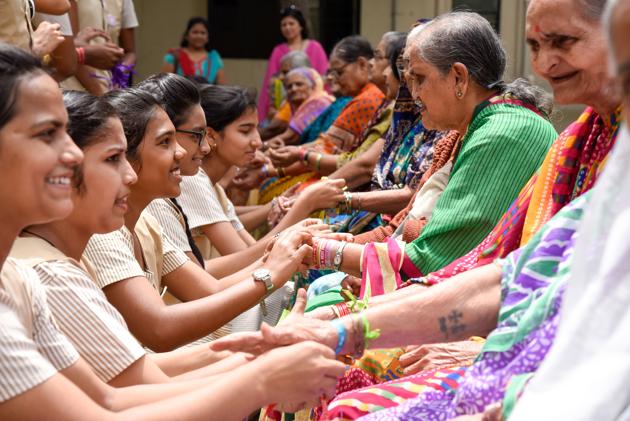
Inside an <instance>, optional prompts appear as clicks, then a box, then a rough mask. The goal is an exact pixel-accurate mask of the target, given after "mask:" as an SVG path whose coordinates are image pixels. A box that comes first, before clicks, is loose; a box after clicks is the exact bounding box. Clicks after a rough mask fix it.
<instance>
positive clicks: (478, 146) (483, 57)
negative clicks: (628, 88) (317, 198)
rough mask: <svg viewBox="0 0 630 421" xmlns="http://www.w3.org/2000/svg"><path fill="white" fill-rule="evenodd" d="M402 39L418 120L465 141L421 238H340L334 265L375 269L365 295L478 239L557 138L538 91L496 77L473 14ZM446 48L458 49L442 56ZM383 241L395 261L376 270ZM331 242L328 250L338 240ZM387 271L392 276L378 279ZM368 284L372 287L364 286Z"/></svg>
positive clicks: (484, 32) (486, 31) (499, 66)
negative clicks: (357, 241)
mask: <svg viewBox="0 0 630 421" xmlns="http://www.w3.org/2000/svg"><path fill="white" fill-rule="evenodd" d="M412 35H413V34H412ZM436 39H440V42H439V43H438V42H435V40H436ZM446 41H449V42H446ZM482 44H483V45H484V48H482V47H480V46H479V45H482ZM408 45H409V48H408V49H406V50H405V56H406V57H408V58H409V59H410V64H409V70H408V73H409V76H410V78H411V80H412V82H411V89H412V95H413V96H414V98H416V99H418V100H419V101H421V103H422V111H421V113H422V119H423V124H424V125H425V126H426V127H430V128H436V129H442V130H457V131H458V132H460V133H462V141H461V147H460V149H459V151H458V153H457V154H456V157H455V160H454V164H453V169H452V172H451V175H450V179H449V182H448V185H447V186H446V189H445V190H444V192H443V194H442V195H441V197H440V199H439V200H438V201H437V203H436V206H435V208H434V210H433V214H432V217H431V220H430V221H429V222H428V224H427V225H426V227H425V228H424V230H423V231H422V233H421V235H420V237H418V238H417V239H416V240H414V241H413V242H412V243H409V244H407V245H406V246H405V247H404V250H403V249H402V248H401V247H400V246H399V245H398V244H397V243H395V242H391V241H390V242H388V243H383V245H377V244H376V243H369V244H367V245H366V246H362V245H355V244H347V245H343V246H344V247H343V248H342V250H341V251H340V252H338V253H339V254H340V263H341V264H340V265H336V266H337V267H339V268H340V269H342V270H344V271H346V272H349V273H352V274H359V273H361V272H363V274H364V275H367V277H370V275H372V274H373V275H372V279H373V281H374V282H375V285H374V286H373V288H372V291H370V294H371V295H377V294H379V293H381V292H382V290H383V286H382V282H381V286H378V285H376V283H378V279H386V280H387V281H392V282H394V283H399V282H400V281H401V277H400V274H399V272H400V269H401V268H402V269H403V270H402V271H403V272H404V273H405V275H406V276H410V277H414V276H418V275H419V274H422V273H430V272H431V271H433V270H436V269H439V268H440V267H443V266H444V265H445V264H447V263H450V262H451V261H452V260H454V259H456V258H457V257H459V256H460V255H462V254H463V253H465V251H466V250H467V249H470V248H471V247H473V246H474V245H475V244H478V243H479V241H481V239H483V237H484V236H485V235H487V234H488V233H489V232H490V230H491V229H492V227H493V226H494V224H496V222H498V220H499V218H500V216H501V214H502V213H503V212H504V211H505V210H506V209H507V208H508V206H509V204H510V203H511V202H512V201H513V200H514V198H515V197H516V196H517V194H518V192H519V190H520V187H521V186H522V185H524V184H525V183H526V181H527V180H528V179H529V178H530V177H531V176H532V175H533V173H534V171H535V170H536V169H537V168H538V166H539V165H540V164H541V163H542V160H543V158H544V155H545V153H546V152H547V149H548V148H549V146H550V145H551V143H552V141H553V139H554V138H555V137H556V133H555V131H554V130H553V128H552V126H551V125H550V123H549V122H548V121H547V120H546V118H545V117H544V116H545V112H544V111H541V109H542V110H544V109H545V107H546V105H547V106H548V102H547V103H546V105H545V101H548V97H547V96H545V94H544V93H542V92H541V91H540V90H538V89H536V88H534V87H532V86H531V85H529V84H528V83H527V82H525V81H522V80H518V81H516V82H514V83H512V84H509V85H506V84H503V83H502V82H500V78H501V77H502V76H503V71H504V68H505V54H504V51H503V48H502V46H501V44H500V41H499V39H498V36H497V35H496V33H495V32H494V31H493V30H492V28H491V27H490V26H489V25H488V23H487V21H485V20H484V19H483V18H481V17H480V16H479V15H477V14H472V13H453V14H447V15H443V16H441V17H439V18H438V19H436V20H434V21H432V22H431V23H428V24H427V25H426V26H425V27H424V28H423V29H422V30H421V31H420V32H419V33H418V34H416V35H415V37H411V39H410V40H408ZM487 45H490V46H491V47H492V49H491V50H490V51H488V50H489V49H488V47H487ZM446 48H448V49H449V50H450V51H455V53H451V54H446V53H445V51H443V49H446ZM321 246H325V247H328V245H319V244H318V247H321ZM387 246H391V254H390V256H391V257H392V260H394V259H393V258H394V257H396V258H397V259H398V260H397V261H396V260H394V261H391V262H389V264H388V262H387V260H390V259H384V260H383V261H382V262H381V263H382V264H383V265H384V266H383V267H381V264H380V263H379V259H376V260H374V258H375V257H376V256H377V255H378V253H379V250H378V249H379V248H381V247H387ZM330 248H331V249H332V251H333V252H335V251H336V250H339V249H340V248H341V244H334V245H331V246H330ZM333 254H334V253H333ZM361 269H362V270H361ZM388 271H389V272H391V276H389V277H388V276H384V274H385V275H386V274H387V272H388ZM394 272H395V274H396V275H395V274H394ZM366 286H367V288H368V289H370V287H371V286H372V284H371V282H367V283H366Z"/></svg>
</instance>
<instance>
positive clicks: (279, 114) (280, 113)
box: [259, 51, 312, 140]
mask: <svg viewBox="0 0 630 421" xmlns="http://www.w3.org/2000/svg"><path fill="white" fill-rule="evenodd" d="M298 67H308V68H311V67H312V65H311V62H310V60H309V58H308V56H307V55H306V53H304V52H303V51H291V52H289V53H287V54H286V55H285V56H283V57H282V58H281V59H280V65H279V69H278V72H277V73H276V74H274V75H272V76H271V78H270V79H269V82H268V84H267V90H265V91H263V92H264V94H263V92H261V97H262V96H263V95H264V96H265V98H266V99H265V101H267V102H268V110H267V115H268V117H267V118H266V119H265V120H260V123H261V128H260V129H259V132H260V137H261V138H262V140H268V139H270V138H272V137H274V136H276V135H278V134H280V133H282V132H284V131H285V130H286V129H287V127H288V124H289V120H290V119H291V106H290V105H289V103H288V102H287V101H286V90H285V88H284V79H285V78H286V77H287V74H288V73H289V72H290V71H291V70H293V69H297V68H298Z"/></svg>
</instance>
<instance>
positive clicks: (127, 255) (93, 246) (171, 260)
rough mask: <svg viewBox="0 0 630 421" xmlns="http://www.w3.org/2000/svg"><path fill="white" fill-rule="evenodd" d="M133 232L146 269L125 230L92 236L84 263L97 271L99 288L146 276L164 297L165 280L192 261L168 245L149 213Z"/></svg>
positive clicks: (129, 235) (130, 235)
mask: <svg viewBox="0 0 630 421" xmlns="http://www.w3.org/2000/svg"><path fill="white" fill-rule="evenodd" d="M134 230H135V232H136V235H137V236H138V239H139V240H140V244H141V248H142V253H143V255H144V261H145V264H146V266H145V267H144V268H143V267H141V266H140V263H138V260H137V259H136V256H135V254H134V241H133V235H132V234H131V232H130V231H129V229H127V227H125V226H123V227H122V228H120V229H119V230H118V231H114V232H110V233H108V234H96V235H93V236H92V238H91V239H90V241H89V242H88V245H87V247H86V248H85V252H84V253H83V260H85V261H86V262H87V264H88V266H90V267H91V268H93V269H94V281H95V282H96V284H97V285H98V286H99V287H100V288H105V287H106V286H108V285H111V284H113V283H116V282H120V281H123V280H125V279H129V278H133V277H137V276H143V277H145V278H147V279H148V280H149V281H150V282H151V284H152V285H153V287H154V288H155V289H156V290H157V291H158V292H159V293H162V290H163V288H162V277H163V276H165V275H168V274H169V273H171V272H173V271H174V270H175V269H177V268H179V267H180V266H182V265H183V264H184V263H186V262H188V261H189V259H188V257H187V256H186V254H185V253H184V252H183V251H181V250H179V249H178V248H177V247H175V246H174V245H173V244H172V243H171V242H170V241H168V239H167V238H166V237H165V236H164V233H163V232H162V228H161V227H160V224H159V223H158V222H157V221H156V220H155V218H153V217H152V216H151V215H150V214H149V213H148V212H142V214H141V215H140V218H139V219H138V222H137V223H136V226H135V229H134Z"/></svg>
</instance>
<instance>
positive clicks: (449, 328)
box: [438, 309, 466, 339]
mask: <svg viewBox="0 0 630 421" xmlns="http://www.w3.org/2000/svg"><path fill="white" fill-rule="evenodd" d="M463 319H464V314H463V313H462V312H460V311H457V310H456V309H453V310H452V311H451V312H450V313H449V314H448V315H446V316H442V317H438V323H439V325H440V332H442V333H443V334H444V338H445V339H449V338H451V337H453V336H457V335H458V334H460V333H462V332H464V331H465V330H466V325H465V324H464V323H462V322H463Z"/></svg>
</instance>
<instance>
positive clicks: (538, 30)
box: [534, 25, 540, 33]
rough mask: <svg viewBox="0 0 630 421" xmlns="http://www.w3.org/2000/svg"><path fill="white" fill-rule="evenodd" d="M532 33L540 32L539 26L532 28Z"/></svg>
mask: <svg viewBox="0 0 630 421" xmlns="http://www.w3.org/2000/svg"><path fill="white" fill-rule="evenodd" d="M534 32H536V33H538V32H540V26H538V25H536V26H534Z"/></svg>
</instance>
